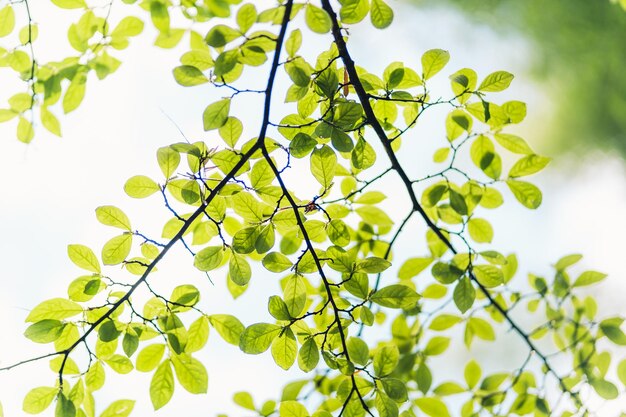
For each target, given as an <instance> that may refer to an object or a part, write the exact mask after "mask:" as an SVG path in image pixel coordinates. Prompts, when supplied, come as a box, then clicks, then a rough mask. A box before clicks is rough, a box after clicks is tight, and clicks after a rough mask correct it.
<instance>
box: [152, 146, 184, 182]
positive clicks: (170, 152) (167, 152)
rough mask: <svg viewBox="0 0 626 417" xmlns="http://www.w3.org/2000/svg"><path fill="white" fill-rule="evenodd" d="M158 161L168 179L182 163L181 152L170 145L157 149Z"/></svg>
mask: <svg viewBox="0 0 626 417" xmlns="http://www.w3.org/2000/svg"><path fill="white" fill-rule="evenodd" d="M157 162H158V163H159V168H161V172H163V175H164V176H165V178H166V179H168V178H171V177H172V175H174V172H176V168H178V165H179V164H180V154H179V153H178V152H176V151H175V150H174V149H172V148H171V147H169V146H164V147H162V148H159V149H158V150H157Z"/></svg>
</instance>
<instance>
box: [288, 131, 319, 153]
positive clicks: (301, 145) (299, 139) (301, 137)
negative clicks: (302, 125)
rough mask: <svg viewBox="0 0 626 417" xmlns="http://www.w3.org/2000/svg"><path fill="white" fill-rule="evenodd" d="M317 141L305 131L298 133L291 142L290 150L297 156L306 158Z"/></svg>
mask: <svg viewBox="0 0 626 417" xmlns="http://www.w3.org/2000/svg"><path fill="white" fill-rule="evenodd" d="M315 145H317V141H316V140H315V139H313V138H311V137H310V136H309V135H307V134H305V133H297V134H296V136H295V137H294V138H293V139H292V140H291V142H290V143H289V152H290V153H291V155H293V156H294V157H296V158H304V157H305V156H307V155H308V154H310V153H311V151H312V150H313V149H315Z"/></svg>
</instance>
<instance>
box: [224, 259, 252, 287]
mask: <svg viewBox="0 0 626 417" xmlns="http://www.w3.org/2000/svg"><path fill="white" fill-rule="evenodd" d="M228 272H229V274H230V275H229V276H230V279H232V280H233V282H234V283H235V284H237V285H241V286H243V285H246V284H247V283H248V281H250V277H251V276H252V269H251V268H250V264H248V261H246V258H245V257H244V256H242V255H239V254H237V253H233V254H232V256H231V257H230V263H229V264H228Z"/></svg>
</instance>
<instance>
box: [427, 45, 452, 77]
mask: <svg viewBox="0 0 626 417" xmlns="http://www.w3.org/2000/svg"><path fill="white" fill-rule="evenodd" d="M449 60H450V53H449V52H448V51H444V50H443V49H431V50H429V51H426V52H425V53H424V55H422V78H423V79H424V80H427V79H429V78H431V77H432V76H433V75H435V74H437V73H438V72H439V71H441V70H442V69H443V67H445V66H446V64H447V63H448V61H449Z"/></svg>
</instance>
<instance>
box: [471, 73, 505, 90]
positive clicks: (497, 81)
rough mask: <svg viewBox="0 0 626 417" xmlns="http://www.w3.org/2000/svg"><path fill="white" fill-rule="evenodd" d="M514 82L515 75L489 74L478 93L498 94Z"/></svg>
mask: <svg viewBox="0 0 626 417" xmlns="http://www.w3.org/2000/svg"><path fill="white" fill-rule="evenodd" d="M511 81H513V74H511V73H509V72H506V71H496V72H493V73H491V74H489V75H488V76H487V77H485V79H484V80H483V82H482V83H480V86H479V87H478V91H482V92H496V91H502V90H506V89H507V88H508V87H509V85H510V84H511Z"/></svg>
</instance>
